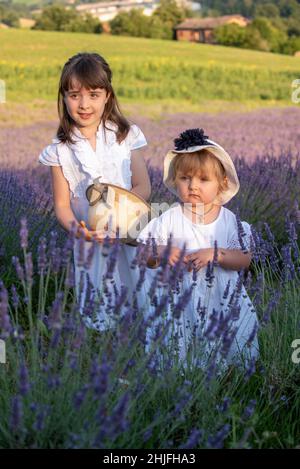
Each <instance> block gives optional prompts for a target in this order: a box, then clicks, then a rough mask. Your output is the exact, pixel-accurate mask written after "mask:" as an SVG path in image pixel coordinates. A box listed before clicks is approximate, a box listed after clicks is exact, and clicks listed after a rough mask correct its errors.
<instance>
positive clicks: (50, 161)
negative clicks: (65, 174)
mask: <svg viewBox="0 0 300 469" xmlns="http://www.w3.org/2000/svg"><path fill="white" fill-rule="evenodd" d="M39 162H40V163H42V164H44V165H46V166H61V163H60V161H59V155H58V151H57V144H56V143H52V144H51V145H48V146H47V147H46V148H44V150H43V151H42V153H41V154H40V156H39Z"/></svg>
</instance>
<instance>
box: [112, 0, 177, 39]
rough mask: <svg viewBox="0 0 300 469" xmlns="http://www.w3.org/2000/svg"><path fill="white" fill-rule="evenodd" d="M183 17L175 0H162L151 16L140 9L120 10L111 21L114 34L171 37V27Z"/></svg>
mask: <svg viewBox="0 0 300 469" xmlns="http://www.w3.org/2000/svg"><path fill="white" fill-rule="evenodd" d="M184 18H185V12H184V10H183V9H180V8H179V7H178V6H177V4H176V2H175V0H162V1H161V3H160V6H159V7H158V8H157V9H156V10H155V12H154V13H153V15H152V16H146V15H144V14H143V13H142V11H141V10H140V9H132V10H130V11H129V12H120V13H119V14H118V15H117V16H116V17H115V18H114V19H113V20H112V21H111V22H110V27H111V32H112V34H115V35H123V36H133V37H148V38H156V39H172V38H173V28H174V26H176V25H177V24H178V23H180V22H181V21H182V20H183V19H184Z"/></svg>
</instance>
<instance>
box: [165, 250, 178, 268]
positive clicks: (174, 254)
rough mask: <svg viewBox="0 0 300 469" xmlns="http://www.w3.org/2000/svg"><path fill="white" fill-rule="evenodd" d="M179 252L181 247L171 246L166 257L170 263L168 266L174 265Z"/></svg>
mask: <svg viewBox="0 0 300 469" xmlns="http://www.w3.org/2000/svg"><path fill="white" fill-rule="evenodd" d="M180 253H181V249H179V248H176V247H172V248H171V252H170V255H169V259H168V264H170V266H172V267H174V265H175V264H176V263H177V262H178V261H179V258H180Z"/></svg>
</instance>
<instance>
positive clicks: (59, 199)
mask: <svg viewBox="0 0 300 469" xmlns="http://www.w3.org/2000/svg"><path fill="white" fill-rule="evenodd" d="M51 177H52V190H53V203H54V211H55V215H56V218H57V220H58V222H59V224H60V225H61V226H62V227H63V228H64V229H65V230H66V231H70V229H71V227H72V224H73V223H75V224H76V226H77V225H78V220H76V218H75V216H74V213H73V211H72V209H71V204H70V193H69V185H68V182H67V180H66V179H65V177H64V175H63V172H62V169H61V166H51Z"/></svg>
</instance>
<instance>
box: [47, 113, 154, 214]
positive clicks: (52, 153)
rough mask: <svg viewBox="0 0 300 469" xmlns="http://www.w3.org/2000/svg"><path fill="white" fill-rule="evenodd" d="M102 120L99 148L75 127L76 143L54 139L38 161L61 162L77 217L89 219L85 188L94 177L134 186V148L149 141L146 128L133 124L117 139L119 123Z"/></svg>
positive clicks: (125, 185) (97, 138)
mask: <svg viewBox="0 0 300 469" xmlns="http://www.w3.org/2000/svg"><path fill="white" fill-rule="evenodd" d="M106 127H107V129H108V130H107V129H104V126H103V124H102V123H100V125H99V127H98V130H97V134H96V151H94V150H93V148H92V146H91V144H90V142H89V141H88V138H87V137H84V136H83V135H82V134H81V132H80V131H79V130H78V129H77V128H74V130H73V140H74V142H75V143H74V144H69V143H62V142H60V140H58V139H57V138H54V139H53V140H52V144H51V145H48V146H47V147H46V148H44V150H43V151H42V153H41V154H40V155H39V162H40V163H42V164H44V165H46V166H61V167H62V171H63V174H64V176H65V178H66V180H67V181H68V184H69V189H70V201H71V206H72V209H73V211H74V214H75V216H76V217H77V219H82V220H85V221H86V222H87V211H88V201H87V199H86V195H85V191H86V189H87V187H88V186H89V185H91V184H93V180H94V179H95V178H98V177H99V178H100V179H101V181H102V182H104V183H110V184H116V185H118V186H121V187H124V189H127V190H131V188H132V184H131V176H132V173H131V169H130V164H131V150H136V149H138V148H141V147H143V146H145V145H147V141H146V139H145V136H144V134H143V132H142V131H141V130H140V128H139V127H138V126H136V125H131V127H130V130H129V132H128V135H127V137H126V138H125V139H124V140H123V141H122V142H121V143H118V142H117V138H116V130H117V126H116V125H115V124H113V123H112V122H106Z"/></svg>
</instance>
